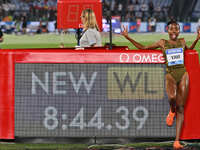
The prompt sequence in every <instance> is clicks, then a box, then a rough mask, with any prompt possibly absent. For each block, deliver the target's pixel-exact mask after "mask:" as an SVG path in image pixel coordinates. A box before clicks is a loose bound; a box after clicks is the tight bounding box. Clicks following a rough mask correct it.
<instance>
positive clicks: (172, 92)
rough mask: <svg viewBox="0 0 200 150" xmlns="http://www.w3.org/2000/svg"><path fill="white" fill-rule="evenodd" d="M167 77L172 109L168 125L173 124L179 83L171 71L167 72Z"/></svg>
mask: <svg viewBox="0 0 200 150" xmlns="http://www.w3.org/2000/svg"><path fill="white" fill-rule="evenodd" d="M165 79H166V92H167V95H168V99H169V104H170V111H169V114H168V115H167V118H166V123H167V125H168V126H172V124H173V121H174V116H175V109H176V94H177V85H176V81H175V79H174V78H173V77H172V76H171V75H170V74H169V73H168V74H166V76H165Z"/></svg>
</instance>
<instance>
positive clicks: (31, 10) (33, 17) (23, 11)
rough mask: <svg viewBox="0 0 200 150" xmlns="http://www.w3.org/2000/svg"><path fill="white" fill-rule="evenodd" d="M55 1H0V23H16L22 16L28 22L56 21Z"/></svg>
mask: <svg viewBox="0 0 200 150" xmlns="http://www.w3.org/2000/svg"><path fill="white" fill-rule="evenodd" d="M56 12H57V0H3V1H0V14H1V15H0V21H17V20H20V19H21V18H22V17H23V16H26V17H27V20H28V21H41V20H46V21H47V20H48V21H53V20H56Z"/></svg>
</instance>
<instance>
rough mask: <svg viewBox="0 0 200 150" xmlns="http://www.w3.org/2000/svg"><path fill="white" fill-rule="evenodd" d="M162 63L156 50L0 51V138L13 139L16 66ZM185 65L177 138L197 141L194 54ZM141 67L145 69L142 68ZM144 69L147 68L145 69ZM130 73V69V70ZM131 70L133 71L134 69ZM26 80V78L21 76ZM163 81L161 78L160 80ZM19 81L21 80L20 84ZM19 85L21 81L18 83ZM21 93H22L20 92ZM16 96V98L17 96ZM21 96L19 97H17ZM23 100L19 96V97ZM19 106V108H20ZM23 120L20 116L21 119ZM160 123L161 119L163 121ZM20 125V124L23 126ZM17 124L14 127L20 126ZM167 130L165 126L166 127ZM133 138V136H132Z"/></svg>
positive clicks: (196, 66) (199, 111)
mask: <svg viewBox="0 0 200 150" xmlns="http://www.w3.org/2000/svg"><path fill="white" fill-rule="evenodd" d="M54 63H55V64H64V63H65V64H66V65H69V64H75V63H77V64H88V63H89V64H97V63H100V64H107V63H108V64H110V63H113V64H141V66H143V65H144V66H145V65H146V64H152V65H153V64H163V63H164V60H163V57H162V52H161V51H158V50H148V51H147V50H137V51H134V50H132V51H131V50H127V49H126V48H124V49H123V48H122V49H116V50H112V51H110V50H106V49H105V48H99V49H88V50H74V49H20V50H2V51H1V52H0V70H1V74H0V139H14V138H15V136H16V135H15V130H16V124H15V117H16V116H15V107H16V106H15V98H16V95H15V93H16V87H15V84H16V79H15V74H16V71H17V72H18V73H20V70H19V71H18V70H16V66H15V65H16V64H54ZM185 65H186V68H187V71H188V73H189V76H190V87H189V96H188V100H187V104H186V108H185V120H184V125H183V130H182V134H181V139H200V128H199V126H200V120H199V114H200V109H199V105H200V101H199V98H198V97H199V85H200V79H199V74H200V65H199V56H198V52H196V51H194V50H187V51H186V52H185ZM136 68H137V67H136ZM144 68H145V67H144ZM146 69H147V68H146ZM148 69H149V68H148ZM132 70H134V69H132ZM134 71H135V70H134ZM24 78H26V76H24ZM163 80H164V79H163ZM20 82H21V81H20ZM22 84H24V83H23V81H22ZM24 94H25V93H24ZM18 96H19V95H18ZM20 96H23V95H20ZM22 99H23V97H22ZM20 106H21V105H20ZM21 117H22V118H23V116H21ZM163 120H164V118H163ZM23 123H24V122H22V124H23ZM20 125H21V124H18V126H20ZM166 128H167V127H166ZM132 136H133V135H132Z"/></svg>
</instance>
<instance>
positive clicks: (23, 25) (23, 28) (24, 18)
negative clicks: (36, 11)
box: [22, 15, 27, 34]
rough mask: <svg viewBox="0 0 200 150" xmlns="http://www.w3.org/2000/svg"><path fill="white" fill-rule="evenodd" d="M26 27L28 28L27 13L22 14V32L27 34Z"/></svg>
mask: <svg viewBox="0 0 200 150" xmlns="http://www.w3.org/2000/svg"><path fill="white" fill-rule="evenodd" d="M26 29H27V19H26V15H23V16H22V33H23V34H26Z"/></svg>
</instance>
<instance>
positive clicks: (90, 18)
mask: <svg viewBox="0 0 200 150" xmlns="http://www.w3.org/2000/svg"><path fill="white" fill-rule="evenodd" d="M81 16H82V17H84V18H85V22H84V24H83V26H84V28H85V29H88V28H96V29H97V30H98V31H99V27H98V25H97V21H96V16H95V13H94V11H93V10H92V9H85V10H83V11H82V14H81Z"/></svg>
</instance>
